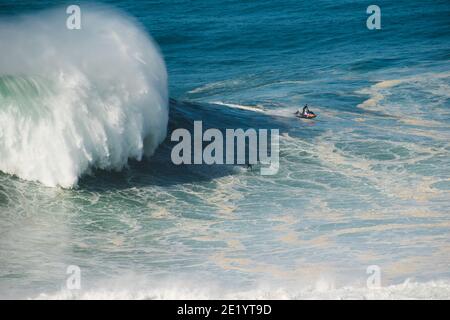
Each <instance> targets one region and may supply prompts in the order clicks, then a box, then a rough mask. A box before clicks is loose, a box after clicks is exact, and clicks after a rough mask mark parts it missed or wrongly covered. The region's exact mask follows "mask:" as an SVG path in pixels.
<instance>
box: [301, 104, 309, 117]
mask: <svg viewBox="0 0 450 320" xmlns="http://www.w3.org/2000/svg"><path fill="white" fill-rule="evenodd" d="M308 114H309V109H308V106H304V107H303V111H302V115H304V116H307V115H308Z"/></svg>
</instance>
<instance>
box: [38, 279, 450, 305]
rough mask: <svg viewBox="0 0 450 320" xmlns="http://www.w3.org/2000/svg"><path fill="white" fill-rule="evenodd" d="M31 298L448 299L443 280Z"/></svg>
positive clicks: (448, 286) (449, 287)
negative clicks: (299, 287)
mask: <svg viewBox="0 0 450 320" xmlns="http://www.w3.org/2000/svg"><path fill="white" fill-rule="evenodd" d="M33 299H45V300H46V299H49V300H66V299H80V300H91V299H92V300H102V299H108V300H109V299H111V300H123V299H131V300H143V299H155V300H159V299H175V300H185V299H200V300H208V299H258V300H260V299H269V300H275V299H277V300H279V299H283V300H285V299H286V300H309V299H312V300H315V299H331V300H349V299H358V300H359V299H364V300H366V299H374V300H392V299H450V283H449V282H448V281H446V280H439V281H430V282H412V281H409V280H406V281H405V282H404V283H401V284H396V285H390V286H382V287H378V288H367V287H365V286H361V287H356V286H344V287H339V288H335V287H334V284H333V283H330V282H329V281H323V280H321V281H318V282H317V283H316V284H315V285H312V286H308V287H304V288H302V289H294V288H289V289H288V288H283V287H277V286H270V285H261V286H259V287H256V288H255V289H250V290H242V291H240V290H236V291H234V290H226V289H223V288H222V289H218V287H215V286H213V285H211V286H208V287H207V288H205V287H195V286H189V285H185V284H184V285H180V284H178V285H177V284H166V285H165V286H163V287H158V286H156V287H155V286H152V287H151V289H142V288H139V289H125V288H112V289H111V288H108V289H106V288H99V289H92V290H85V291H83V290H81V291H77V290H75V291H70V290H65V289H64V290H61V291H58V292H54V293H42V294H40V295H38V296H37V297H34V298H33Z"/></svg>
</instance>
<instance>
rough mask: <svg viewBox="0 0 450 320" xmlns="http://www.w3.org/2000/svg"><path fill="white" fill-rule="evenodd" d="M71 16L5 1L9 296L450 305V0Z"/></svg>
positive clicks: (0, 197) (136, 6)
mask: <svg viewBox="0 0 450 320" xmlns="http://www.w3.org/2000/svg"><path fill="white" fill-rule="evenodd" d="M71 4H72V3H70V2H62V1H53V0H52V1H48V0H43V1H26V0H19V1H14V0H0V244H1V245H0V297H1V298H20V299H214V298H229V299H234V298H246V299H320V298H324V299H398V298H417V299H427V298H444V299H449V298H450V63H449V62H450V2H449V1H448V0H430V1H417V0H413V1H411V0H409V1H406V0H397V1H386V0H377V1H376V3H373V2H372V1H365V0H361V1H357V0H341V1H331V0H316V1H299V0H280V1H270V0H258V1H250V0H248V1H247V0H246V1H243V0H223V1H212V0H196V1H187V0H171V1H158V0H154V1H130V0H114V1H113V0H111V1H103V2H101V3H97V4H96V5H93V4H91V3H89V2H78V3H77V4H78V5H79V8H80V9H81V29H79V30H70V29H68V28H67V27H66V20H67V19H68V17H69V15H70V14H68V13H67V12H66V8H67V7H68V6H69V5H71ZM372 4H376V5H378V6H379V8H380V10H381V29H374V30H370V29H369V28H368V27H367V26H366V21H367V19H368V17H369V16H370V14H368V13H367V12H366V9H367V8H368V6H369V5H372ZM305 104H308V106H309V108H310V109H311V111H314V112H315V113H316V114H317V115H318V116H317V118H315V119H313V120H305V119H299V118H296V117H295V116H294V115H293V113H294V112H295V111H296V110H297V109H298V108H302V107H303V105H305ZM194 121H202V122H203V126H204V127H205V128H206V127H207V128H218V129H220V130H224V129H237V128H242V129H249V128H254V129H256V130H258V129H278V130H279V133H280V139H279V170H278V172H277V173H276V174H274V175H261V174H260V172H259V170H258V168H257V167H256V168H251V167H247V166H245V165H226V164H224V165H220V164H217V165H206V164H199V165H188V164H182V165H175V164H174V163H173V162H172V161H171V151H172V149H173V147H174V145H175V142H173V141H171V134H172V132H173V131H174V130H176V129H179V128H186V129H187V130H189V132H192V131H193V129H192V126H193V122H194ZM71 270H72V271H73V270H75V271H76V272H75V273H74V272H72V271H71ZM73 276H77V277H78V278H77V279H78V280H77V281H75V282H71V281H72V280H73V279H74V278H73ZM71 283H72V284H75V287H73V286H72V287H71V286H70V284H71Z"/></svg>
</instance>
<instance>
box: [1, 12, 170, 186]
mask: <svg viewBox="0 0 450 320" xmlns="http://www.w3.org/2000/svg"><path fill="white" fill-rule="evenodd" d="M67 17H68V15H67V14H66V12H65V8H55V9H51V10H47V11H41V12H39V13H37V14H33V15H27V16H19V17H15V18H8V19H6V20H0V44H3V45H2V46H1V51H2V55H1V57H0V171H2V172H4V173H8V174H11V175H15V176H18V177H19V178H22V179H24V180H31V181H38V182H41V183H42V184H44V185H46V186H49V187H55V186H60V187H63V188H71V187H75V186H76V185H77V183H78V180H79V178H80V177H81V176H82V175H83V174H87V173H89V172H91V171H92V170H93V169H96V168H98V169H105V170H121V169H122V168H123V167H124V166H126V165H127V162H128V160H129V159H136V160H141V159H142V158H143V157H144V156H151V155H152V154H153V153H154V152H155V150H156V148H157V147H158V145H159V144H160V143H161V142H162V141H163V140H164V138H165V136H166V133H167V123H168V88H167V72H166V67H165V63H164V60H163V58H162V56H161V54H160V51H159V49H158V47H157V46H156V44H155V43H154V42H153V40H152V39H151V37H150V36H149V35H148V34H147V33H146V32H145V31H144V30H143V28H141V26H140V25H139V24H138V23H137V22H136V21H134V20H133V19H132V18H130V17H127V16H126V15H124V14H122V13H121V12H119V11H117V10H115V9H112V8H109V7H106V6H84V7H83V11H82V25H81V30H69V29H67V28H66V19H67Z"/></svg>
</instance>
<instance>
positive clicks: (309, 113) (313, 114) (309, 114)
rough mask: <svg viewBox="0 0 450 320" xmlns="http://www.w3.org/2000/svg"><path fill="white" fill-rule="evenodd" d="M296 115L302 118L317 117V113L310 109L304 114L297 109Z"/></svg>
mask: <svg viewBox="0 0 450 320" xmlns="http://www.w3.org/2000/svg"><path fill="white" fill-rule="evenodd" d="M295 115H296V117H297V118H301V119H314V118H315V117H317V115H316V114H315V113H314V112H312V111H310V112H308V113H306V114H303V113H301V112H299V111H297V112H296V113H295Z"/></svg>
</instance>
